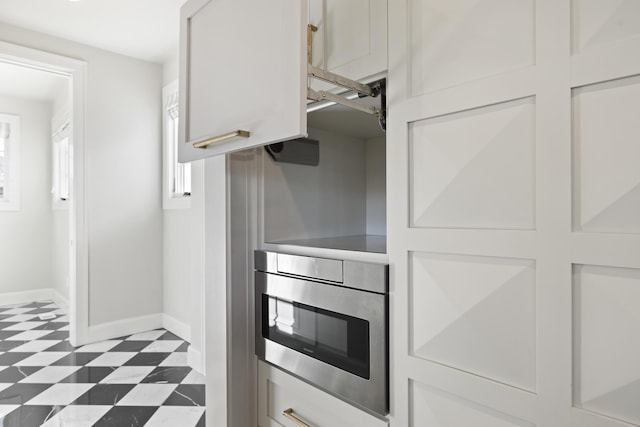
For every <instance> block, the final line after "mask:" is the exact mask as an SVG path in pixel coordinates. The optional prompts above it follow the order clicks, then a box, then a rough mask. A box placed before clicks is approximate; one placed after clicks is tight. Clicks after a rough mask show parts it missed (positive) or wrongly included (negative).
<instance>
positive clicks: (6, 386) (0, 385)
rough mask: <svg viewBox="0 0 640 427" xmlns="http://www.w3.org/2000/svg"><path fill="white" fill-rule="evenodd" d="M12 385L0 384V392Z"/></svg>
mask: <svg viewBox="0 0 640 427" xmlns="http://www.w3.org/2000/svg"><path fill="white" fill-rule="evenodd" d="M13 384H14V383H0V391H2V390H4V389H5V388H8V387H11V386H12V385H13ZM0 425H2V424H0Z"/></svg>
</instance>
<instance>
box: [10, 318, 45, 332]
mask: <svg viewBox="0 0 640 427" xmlns="http://www.w3.org/2000/svg"><path fill="white" fill-rule="evenodd" d="M4 321H5V322H6V321H7V320H4ZM45 323H47V322H20V323H16V324H15V325H11V326H7V327H6V328H4V329H3V331H28V330H31V329H33V328H36V327H38V326H42V325H44V324H45ZM49 332H51V331H49Z"/></svg>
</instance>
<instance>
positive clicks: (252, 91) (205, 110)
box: [179, 0, 307, 162]
mask: <svg viewBox="0 0 640 427" xmlns="http://www.w3.org/2000/svg"><path fill="white" fill-rule="evenodd" d="M306 20H307V9H306V2H298V1H295V2H292V1H288V0H274V1H268V2H265V1H258V0H215V1H211V0H208V1H207V0H191V1H189V2H188V3H186V4H185V5H184V6H183V8H182V9H181V29H180V32H181V34H180V36H181V37H180V38H181V40H180V43H181V46H180V141H181V142H182V143H181V144H180V149H179V158H180V161H182V162H184V161H191V160H195V159H199V158H203V157H208V156H211V155H215V154H220V153H227V152H231V151H237V150H241V149H245V148H249V147H253V146H259V145H264V144H266V143H270V142H275V141H280V140H284V139H289V138H293V137H297V136H300V135H302V134H304V133H306V112H305V107H304V106H305V103H306V41H305V40H306ZM238 130H242V131H247V132H248V133H249V136H248V137H247V136H246V134H245V135H244V136H236V137H230V138H220V140H219V141H216V142H212V143H210V144H209V145H208V146H207V147H206V148H194V147H193V143H194V142H198V141H206V140H210V139H212V138H213V139H214V140H215V139H216V138H217V137H220V136H224V135H228V134H229V133H232V132H234V131H238Z"/></svg>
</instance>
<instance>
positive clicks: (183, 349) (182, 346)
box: [175, 342, 189, 353]
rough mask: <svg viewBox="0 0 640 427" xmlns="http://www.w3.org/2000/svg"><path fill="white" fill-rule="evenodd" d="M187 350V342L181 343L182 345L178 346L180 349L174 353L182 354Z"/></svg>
mask: <svg viewBox="0 0 640 427" xmlns="http://www.w3.org/2000/svg"><path fill="white" fill-rule="evenodd" d="M188 348H189V343H188V342H183V343H182V344H180V347H178V348H176V349H175V351H176V352H181V353H183V352H185V351H187V349H188Z"/></svg>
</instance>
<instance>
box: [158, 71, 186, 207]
mask: <svg viewBox="0 0 640 427" xmlns="http://www.w3.org/2000/svg"><path fill="white" fill-rule="evenodd" d="M177 97H178V81H177V80H175V81H173V82H171V83H169V84H168V85H166V86H165V87H164V88H163V89H162V146H163V150H162V151H163V159H164V161H163V167H162V207H163V208H164V209H167V210H168V209H188V208H190V207H191V198H190V195H191V164H190V163H178V118H177V115H173V117H172V115H171V113H170V108H171V107H172V106H174V105H175V104H176V100H177ZM176 189H177V191H176Z"/></svg>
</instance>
